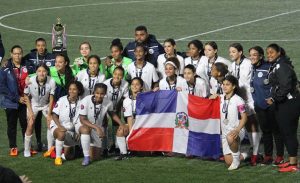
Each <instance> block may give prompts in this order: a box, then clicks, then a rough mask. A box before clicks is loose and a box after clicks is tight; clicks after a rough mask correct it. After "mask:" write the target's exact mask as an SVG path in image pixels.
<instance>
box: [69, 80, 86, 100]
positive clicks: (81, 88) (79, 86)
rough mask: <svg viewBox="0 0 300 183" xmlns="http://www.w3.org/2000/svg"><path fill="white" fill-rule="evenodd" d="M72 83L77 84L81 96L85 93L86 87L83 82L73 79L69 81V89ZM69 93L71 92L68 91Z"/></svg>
mask: <svg viewBox="0 0 300 183" xmlns="http://www.w3.org/2000/svg"><path fill="white" fill-rule="evenodd" d="M71 85H76V88H77V90H78V97H81V96H82V95H83V94H84V87H83V85H82V83H81V82H79V81H71V82H70V83H69V85H68V90H69V88H70V86H71ZM68 94H69V92H68Z"/></svg>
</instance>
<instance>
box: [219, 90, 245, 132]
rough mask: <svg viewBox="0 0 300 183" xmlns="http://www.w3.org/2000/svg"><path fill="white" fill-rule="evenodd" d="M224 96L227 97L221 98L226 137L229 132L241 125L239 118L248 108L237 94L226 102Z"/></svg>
mask: <svg viewBox="0 0 300 183" xmlns="http://www.w3.org/2000/svg"><path fill="white" fill-rule="evenodd" d="M224 96H225V95H221V96H220V97H221V105H220V113H221V128H222V135H224V136H226V135H227V134H228V132H230V131H231V130H233V129H235V128H237V127H238V125H239V123H240V119H239V116H240V114H242V113H244V112H246V106H245V102H244V100H243V99H242V98H241V97H239V96H238V95H236V94H235V95H233V96H232V97H231V98H230V99H229V100H225V98H224ZM225 119H227V120H225Z"/></svg>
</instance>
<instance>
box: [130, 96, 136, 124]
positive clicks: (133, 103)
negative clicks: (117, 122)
mask: <svg viewBox="0 0 300 183" xmlns="http://www.w3.org/2000/svg"><path fill="white" fill-rule="evenodd" d="M129 98H130V99H131V110H132V117H133V119H135V116H136V99H134V98H133V96H132V95H131V96H130V97H129Z"/></svg>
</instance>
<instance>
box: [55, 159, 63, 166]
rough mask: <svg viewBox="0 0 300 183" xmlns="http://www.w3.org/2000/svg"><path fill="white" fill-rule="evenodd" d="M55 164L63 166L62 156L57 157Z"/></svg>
mask: <svg viewBox="0 0 300 183" xmlns="http://www.w3.org/2000/svg"><path fill="white" fill-rule="evenodd" d="M54 164H55V165H56V166H61V165H62V159H61V158H55V161H54Z"/></svg>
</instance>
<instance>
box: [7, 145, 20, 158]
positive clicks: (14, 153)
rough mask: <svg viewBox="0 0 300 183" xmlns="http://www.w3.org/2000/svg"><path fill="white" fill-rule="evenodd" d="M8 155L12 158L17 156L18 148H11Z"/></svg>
mask: <svg viewBox="0 0 300 183" xmlns="http://www.w3.org/2000/svg"><path fill="white" fill-rule="evenodd" d="M9 155H10V156H13V157H15V156H18V148H16V147H14V148H11V149H10V153H9Z"/></svg>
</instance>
